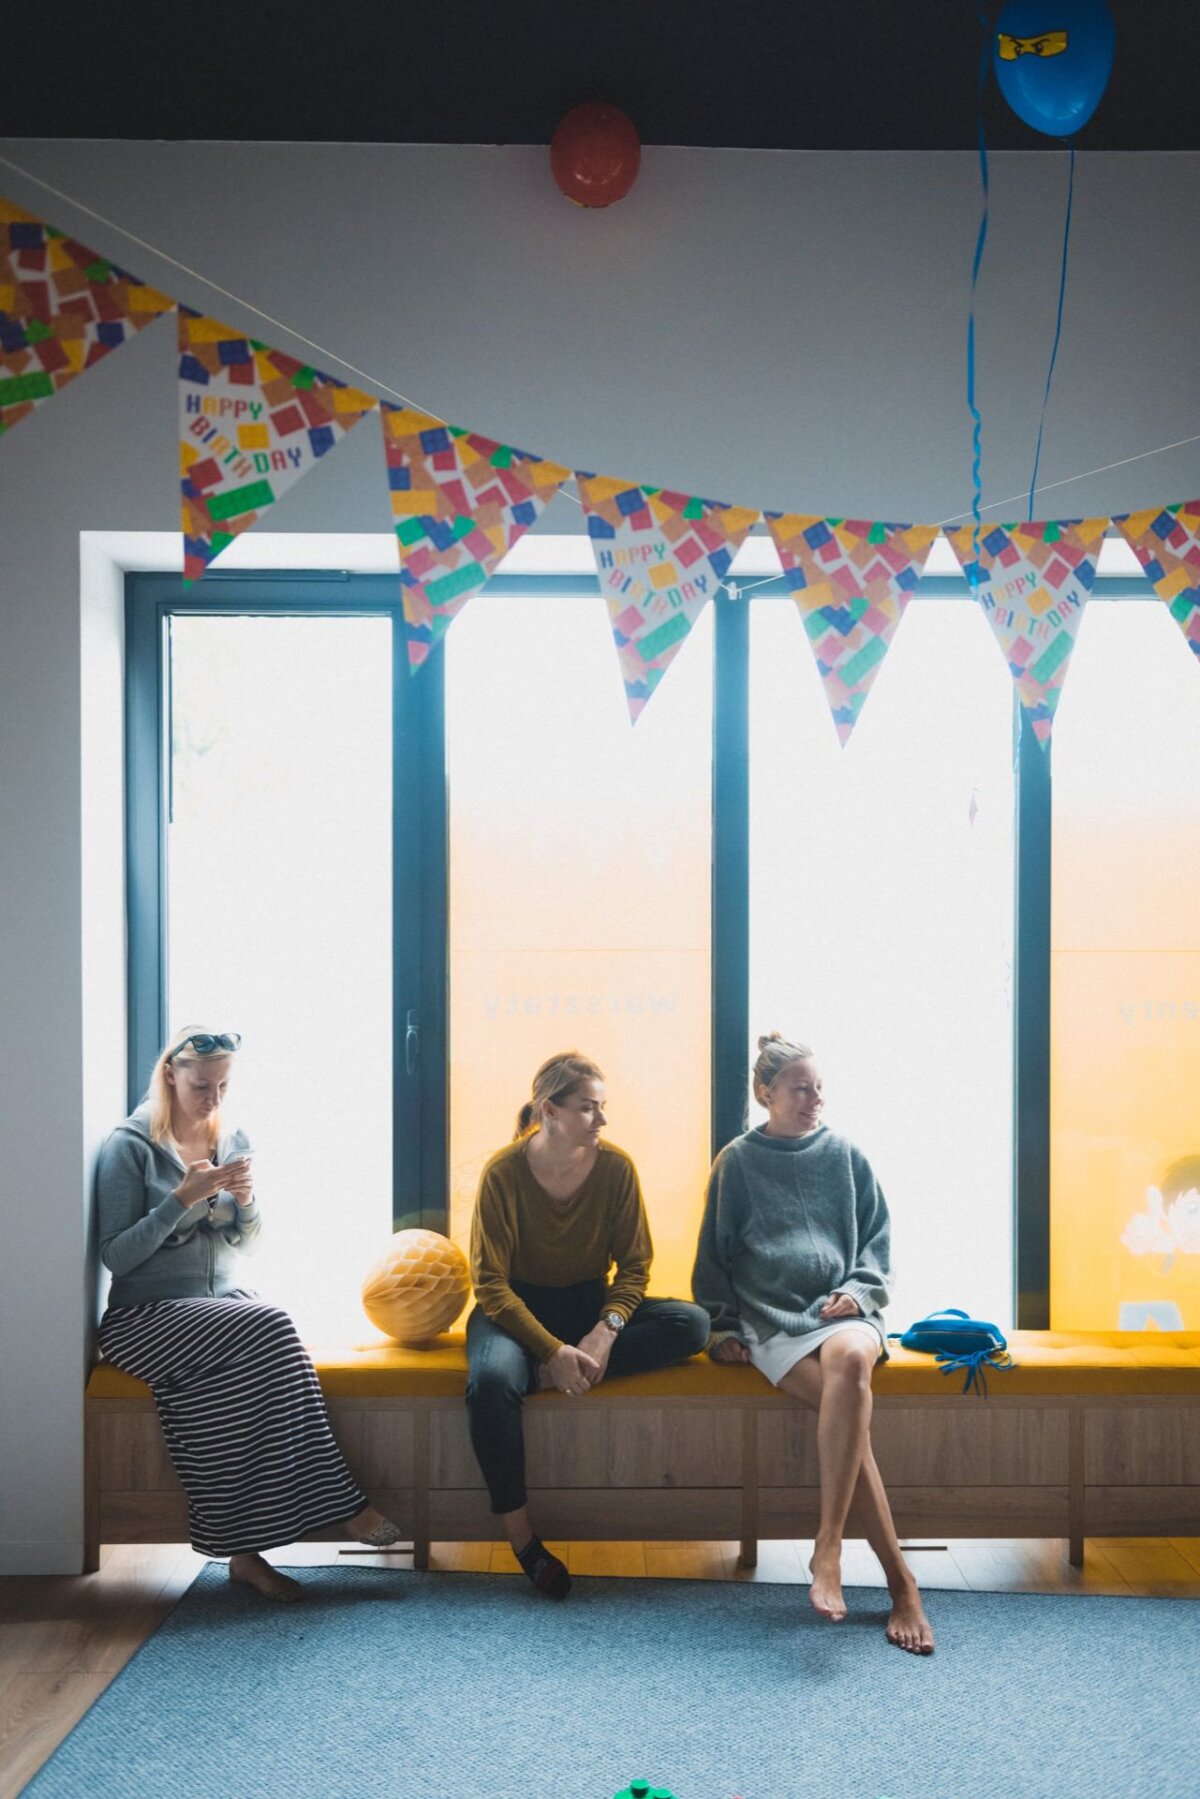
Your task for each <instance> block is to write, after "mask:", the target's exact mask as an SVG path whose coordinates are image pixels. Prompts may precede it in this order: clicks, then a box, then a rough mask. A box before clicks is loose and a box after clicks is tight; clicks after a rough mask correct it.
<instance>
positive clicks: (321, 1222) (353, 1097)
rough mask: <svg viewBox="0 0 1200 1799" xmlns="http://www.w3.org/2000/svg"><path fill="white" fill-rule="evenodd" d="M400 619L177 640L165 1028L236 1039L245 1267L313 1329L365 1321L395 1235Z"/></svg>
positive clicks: (250, 622)
mask: <svg viewBox="0 0 1200 1799" xmlns="http://www.w3.org/2000/svg"><path fill="white" fill-rule="evenodd" d="M391 630H392V627H391V622H390V620H388V619H386V618H294V617H292V618H289V617H279V618H271V617H236V616H234V617H205V616H188V615H183V616H178V617H175V618H173V619H172V621H171V629H170V637H169V694H170V701H171V705H170V719H171V744H170V771H169V776H170V778H169V795H168V798H169V804H168V821H169V822H168V826H167V845H166V850H167V854H166V883H167V895H168V919H167V933H166V940H167V945H168V962H167V969H166V984H167V994H168V996H169V1006H168V1017H169V1029H170V1030H176V1029H178V1027H179V1026H181V1025H185V1026H186V1025H188V1024H201V1025H205V1026H207V1027H208V1028H209V1029H215V1030H238V1031H240V1032H241V1033H242V1036H243V1038H244V1040H245V1043H244V1048H243V1050H242V1052H241V1053H240V1054H239V1057H238V1061H237V1067H236V1080H235V1083H234V1085H233V1087H232V1088H231V1104H230V1106H229V1107H228V1108H227V1110H228V1111H229V1112H231V1113H233V1114H235V1115H236V1116H237V1117H238V1118H240V1119H242V1120H244V1121H245V1124H246V1126H247V1127H248V1130H249V1134H250V1137H251V1140H252V1142H253V1145H254V1149H255V1185H256V1188H257V1189H258V1191H259V1193H260V1195H261V1197H262V1200H263V1204H264V1211H265V1215H266V1217H267V1219H268V1220H269V1228H267V1229H265V1230H264V1232H263V1238H262V1248H261V1250H260V1251H259V1253H258V1254H257V1255H256V1257H255V1266H254V1269H253V1279H254V1281H255V1283H256V1284H257V1285H259V1286H261V1287H262V1288H263V1289H264V1290H265V1291H268V1292H269V1293H270V1294H271V1295H272V1297H274V1298H276V1299H277V1300H278V1301H279V1302H280V1303H281V1304H283V1305H285V1306H286V1307H287V1308H288V1310H289V1311H291V1312H292V1313H293V1315H294V1316H295V1318H296V1319H297V1321H298V1323H299V1324H300V1327H301V1329H302V1330H303V1331H304V1332H305V1334H306V1335H308V1336H309V1337H312V1338H316V1337H319V1336H320V1335H322V1334H323V1333H325V1332H326V1331H328V1332H330V1333H336V1334H339V1335H344V1334H346V1333H350V1334H353V1332H355V1331H359V1332H361V1331H362V1330H363V1319H362V1313H361V1309H360V1307H359V1305H358V1291H359V1287H360V1285H361V1281H362V1275H363V1271H364V1269H365V1267H366V1266H367V1264H368V1263H369V1262H370V1260H371V1259H372V1258H373V1257H374V1256H375V1255H377V1254H379V1253H380V1252H381V1251H382V1249H383V1248H384V1247H385V1246H386V1242H387V1237H388V1232H389V1228H390V1226H389V1220H390V1217H391V1194H392V1165H391V1164H392V966H391V918H392V896H391V884H392V883H391V873H392V871H391V808H392V796H391V773H392V755H391V673H390V664H391ZM249 1272H250V1271H249V1270H248V1274H249Z"/></svg>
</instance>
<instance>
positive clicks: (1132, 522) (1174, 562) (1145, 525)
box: [1113, 500, 1200, 656]
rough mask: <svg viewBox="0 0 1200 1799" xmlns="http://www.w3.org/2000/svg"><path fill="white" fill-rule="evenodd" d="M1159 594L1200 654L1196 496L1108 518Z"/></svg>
mask: <svg viewBox="0 0 1200 1799" xmlns="http://www.w3.org/2000/svg"><path fill="white" fill-rule="evenodd" d="M1113 524H1114V525H1116V527H1117V529H1118V530H1119V531H1120V533H1121V535H1122V536H1123V537H1124V538H1125V539H1126V541H1127V542H1128V543H1129V544H1130V546H1131V547H1132V549H1133V553H1134V555H1135V556H1136V557H1137V559H1138V561H1139V562H1140V563H1141V565H1142V567H1143V568H1144V569H1145V571H1146V575H1147V577H1148V579H1149V580H1150V582H1151V584H1152V585H1153V587H1154V591H1155V592H1156V593H1157V595H1158V597H1159V599H1160V600H1164V601H1165V602H1166V605H1167V610H1168V611H1169V612H1170V614H1171V617H1172V618H1173V619H1174V620H1175V623H1176V624H1177V625H1178V626H1179V629H1180V630H1181V631H1182V632H1183V635H1184V636H1185V637H1186V638H1187V641H1188V647H1189V648H1190V649H1191V652H1192V654H1193V656H1200V500H1185V501H1183V502H1181V504H1179V505H1177V506H1151V507H1150V508H1149V510H1148V511H1146V512H1127V513H1125V514H1123V515H1122V516H1121V517H1119V518H1114V519H1113Z"/></svg>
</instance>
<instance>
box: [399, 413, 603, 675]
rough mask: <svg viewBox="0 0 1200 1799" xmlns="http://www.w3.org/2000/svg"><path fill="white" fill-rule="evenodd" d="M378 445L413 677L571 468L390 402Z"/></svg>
mask: <svg viewBox="0 0 1200 1799" xmlns="http://www.w3.org/2000/svg"><path fill="white" fill-rule="evenodd" d="M383 442H384V449H385V451H386V454H387V468H388V486H389V488H390V490H391V495H392V517H393V518H394V519H395V521H396V542H397V544H398V546H399V550H400V580H401V583H402V585H403V590H404V631H405V637H406V639H407V643H408V666H409V670H410V672H411V673H415V672H416V670H417V669H418V668H420V666H421V664H422V663H423V662H424V661H425V660H426V658H427V657H428V655H429V652H430V650H431V649H432V648H433V647H434V645H435V644H436V643H438V642H440V640H441V638H442V637H443V636H444V635H445V633H446V632H447V631H448V630H449V628H450V625H451V623H452V621H453V620H454V619H455V618H456V617H457V615H458V614H459V613H460V612H461V611H462V609H463V607H464V606H465V605H466V603H467V601H468V600H469V599H470V598H471V596H472V594H476V593H478V592H479V589H480V588H481V587H482V586H483V584H484V582H485V581H486V580H487V579H488V577H489V576H490V575H491V574H492V573H493V572H494V571H495V569H496V567H497V565H498V563H500V562H501V560H502V559H503V558H504V557H505V556H506V555H507V554H508V552H509V550H511V549H512V547H513V545H514V544H515V543H517V542H519V540H520V539H521V538H522V537H524V535H525V533H526V531H528V529H529V527H530V525H532V524H534V523H535V521H536V520H537V518H538V515H539V514H540V513H541V512H542V511H544V509H545V508H546V507H547V506H548V505H549V503H550V501H551V500H552V499H553V498H554V496H555V494H556V493H557V492H558V490H559V488H560V487H561V486H562V484H563V482H564V481H565V480H566V478H567V476H568V475H569V474H570V472H571V471H570V469H567V468H562V467H560V466H559V464H558V463H557V462H547V461H545V460H544V458H542V457H541V456H531V455H529V454H528V452H526V451H525V450H514V449H513V448H512V447H511V446H510V445H509V444H501V443H496V442H494V441H493V439H492V438H490V437H480V436H479V434H478V433H477V432H475V431H460V430H458V429H457V428H456V427H455V426H454V425H447V424H445V423H444V422H443V420H441V419H436V418H432V417H431V416H430V415H429V413H427V412H414V411H413V410H411V409H410V408H408V407H403V406H389V405H387V404H386V403H385V404H384V406H383Z"/></svg>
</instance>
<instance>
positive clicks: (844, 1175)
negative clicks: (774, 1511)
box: [692, 1032, 933, 1655]
mask: <svg viewBox="0 0 1200 1799" xmlns="http://www.w3.org/2000/svg"><path fill="white" fill-rule="evenodd" d="M758 1047H759V1056H758V1060H757V1062H756V1063H755V1065H754V1097H755V1098H756V1099H757V1100H758V1102H759V1104H760V1105H762V1106H765V1107H766V1110H767V1122H766V1123H765V1124H763V1125H760V1126H759V1127H758V1128H757V1129H755V1130H749V1131H746V1132H745V1133H744V1135H742V1136H741V1137H736V1138H735V1139H734V1140H733V1142H732V1143H728V1144H726V1146H725V1148H724V1149H723V1150H722V1151H721V1153H720V1155H719V1156H718V1157H717V1159H716V1161H715V1162H714V1163H713V1168H712V1173H711V1175H710V1176H709V1183H708V1198H707V1203H706V1205H705V1211H704V1222H703V1224H702V1226H701V1229H700V1242H699V1245H698V1247H697V1251H696V1265H695V1268H694V1270H693V1272H692V1292H693V1295H694V1297H695V1298H696V1300H697V1302H698V1303H699V1304H700V1305H702V1306H703V1307H704V1308H705V1310H706V1311H707V1312H708V1314H709V1317H710V1319H711V1320H712V1336H711V1338H710V1339H709V1353H710V1354H711V1356H712V1357H713V1359H714V1360H715V1361H718V1362H753V1364H754V1366H755V1367H756V1368H758V1369H760V1370H761V1371H762V1373H763V1374H765V1375H766V1376H767V1378H768V1380H770V1381H771V1382H772V1383H773V1384H774V1385H775V1386H777V1387H778V1388H779V1389H780V1390H781V1392H784V1393H786V1394H788V1395H789V1397H790V1398H792V1399H796V1400H798V1401H799V1402H800V1404H801V1405H805V1406H808V1407H809V1408H810V1409H811V1410H813V1411H815V1412H816V1413H817V1455H818V1459H819V1462H820V1469H821V1518H820V1526H819V1528H818V1531H817V1537H816V1543H815V1545H814V1549H813V1557H812V1568H811V1572H812V1585H811V1587H810V1589H809V1597H810V1599H811V1601H812V1604H813V1606H814V1608H815V1610H816V1611H817V1612H818V1614H819V1615H820V1616H821V1617H823V1618H828V1619H829V1620H831V1621H832V1622H839V1621H840V1620H841V1619H843V1618H844V1617H845V1616H846V1605H845V1601H844V1600H843V1598H842V1579H841V1550H842V1537H843V1534H844V1532H845V1528H846V1524H847V1520H848V1519H849V1518H853V1519H854V1520H855V1522H856V1523H857V1525H858V1527H859V1528H860V1529H861V1531H862V1533H863V1534H864V1535H865V1537H866V1539H867V1541H868V1542H869V1543H870V1545H871V1548H872V1549H873V1550H874V1551H875V1554H876V1555H877V1556H878V1557H879V1560H880V1562H881V1564H882V1566H883V1570H884V1573H885V1575H886V1576H887V1584H888V1591H889V1593H890V1594H891V1597H892V1611H891V1616H890V1617H889V1619H888V1626H887V1635H888V1640H889V1642H892V1643H895V1644H896V1645H897V1647H898V1648H900V1649H907V1650H908V1651H910V1653H912V1654H914V1655H929V1654H931V1653H932V1651H933V1632H932V1630H931V1629H930V1627H929V1620H928V1619H927V1618H926V1616H925V1611H924V1608H923V1607H922V1604H921V1596H920V1593H919V1592H918V1590H917V1583H916V1581H915V1580H914V1579H913V1577H912V1573H911V1571H910V1570H909V1568H908V1566H907V1564H906V1563H905V1561H904V1557H903V1555H902V1553H901V1550H900V1544H899V1542H898V1540H897V1537H896V1530H895V1526H894V1525H893V1523H892V1514H891V1508H890V1507H889V1505H888V1500H887V1494H886V1492H885V1491H884V1486H883V1481H882V1479H881V1477H880V1473H879V1469H878V1467H877V1466H876V1464H875V1457H874V1455H873V1454H872V1452H871V1438H870V1423H871V1370H872V1368H873V1366H874V1364H875V1362H876V1361H877V1360H879V1358H880V1357H881V1356H883V1357H886V1355H887V1339H886V1336H885V1333H884V1328H883V1316H882V1312H883V1307H884V1306H885V1305H886V1304H887V1298H888V1290H887V1283H888V1274H889V1253H888V1212H887V1205H886V1204H885V1202H884V1197H883V1194H882V1193H881V1192H880V1189H879V1184H878V1182H877V1181H876V1179H875V1176H874V1174H873V1172H872V1170H871V1165H870V1163H869V1162H868V1161H867V1158H866V1157H865V1156H864V1155H863V1153H862V1151H861V1150H859V1149H856V1148H855V1146H854V1145H853V1144H852V1143H849V1142H847V1140H846V1138H844V1137H839V1136H836V1135H835V1134H834V1133H833V1132H832V1131H830V1130H828V1129H827V1128H826V1127H825V1126H824V1125H823V1124H822V1123H821V1121H820V1119H821V1108H822V1105H823V1103H824V1102H823V1097H822V1091H821V1076H820V1074H819V1072H818V1070H817V1066H816V1063H815V1062H814V1060H813V1054H812V1051H811V1050H810V1049H809V1048H807V1046H806V1045H804V1044H800V1043H787V1042H785V1041H784V1040H783V1038H781V1037H780V1036H779V1033H778V1032H772V1034H771V1035H770V1036H769V1037H760V1038H759V1040H758Z"/></svg>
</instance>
